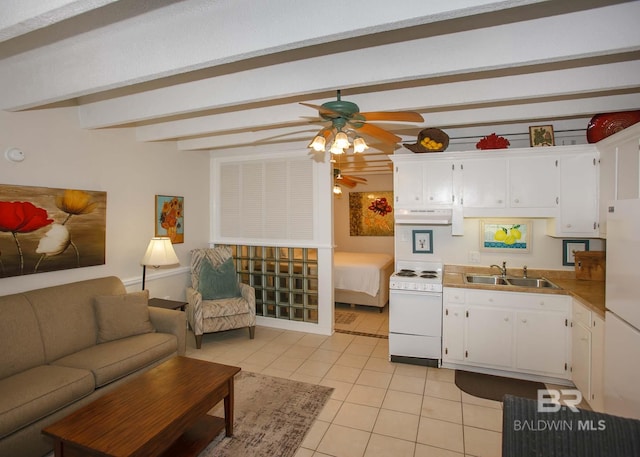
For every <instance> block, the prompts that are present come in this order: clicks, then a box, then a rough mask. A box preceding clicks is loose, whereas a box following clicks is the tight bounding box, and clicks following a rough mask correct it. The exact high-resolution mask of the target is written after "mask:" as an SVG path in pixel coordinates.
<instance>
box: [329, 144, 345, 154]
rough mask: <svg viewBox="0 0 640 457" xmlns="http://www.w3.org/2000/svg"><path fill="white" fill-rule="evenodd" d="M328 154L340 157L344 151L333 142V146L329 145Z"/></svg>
mask: <svg viewBox="0 0 640 457" xmlns="http://www.w3.org/2000/svg"><path fill="white" fill-rule="evenodd" d="M329 152H330V153H331V154H334V155H340V154H344V149H342V148H341V147H340V146H338V145H337V143H336V142H335V141H334V142H333V144H332V145H331V149H329Z"/></svg>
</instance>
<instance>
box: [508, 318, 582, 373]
mask: <svg viewBox="0 0 640 457" xmlns="http://www.w3.org/2000/svg"><path fill="white" fill-rule="evenodd" d="M516 334H517V335H518V337H517V341H516V369H517V370H522V371H531V372H536V373H537V374H546V375H550V376H555V377H561V378H568V373H569V366H568V362H569V360H568V358H567V338H568V327H567V320H566V316H565V314H564V313H560V312H553V313H550V312H536V311H520V312H518V313H517V314H516Z"/></svg>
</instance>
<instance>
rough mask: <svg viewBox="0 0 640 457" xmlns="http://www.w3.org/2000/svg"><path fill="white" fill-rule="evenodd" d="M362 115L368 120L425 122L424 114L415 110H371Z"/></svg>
mask: <svg viewBox="0 0 640 457" xmlns="http://www.w3.org/2000/svg"><path fill="white" fill-rule="evenodd" d="M360 115H361V116H363V117H364V118H365V120H367V121H401V122H424V118H423V117H422V114H420V113H416V112H413V111H370V112H368V113H360Z"/></svg>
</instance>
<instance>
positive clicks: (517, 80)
mask: <svg viewBox="0 0 640 457" xmlns="http://www.w3.org/2000/svg"><path fill="white" fill-rule="evenodd" d="M639 74H640V61H632V62H619V63H614V64H608V65H598V66H589V67H579V68H573V69H568V70H554V71H548V72H539V73H531V74H524V75H516V76H504V77H498V78H491V79H483V80H470V81H461V82H455V83H445V84H435V85H430V86H423V87H416V88H411V89H396V90H389V91H378V92H374V93H371V94H365V95H363V94H358V95H353V96H348V97H345V98H348V99H349V101H352V102H354V103H357V104H358V105H359V106H360V109H361V111H374V110H375V111H378V110H382V111H384V110H387V109H392V108H393V107H397V106H402V107H405V109H412V110H416V111H424V110H427V109H429V110H430V109H437V108H443V107H449V106H465V105H467V106H468V105H470V104H485V103H498V102H506V101H510V100H517V99H535V98H546V97H557V96H564V95H567V94H571V95H575V94H587V93H593V92H605V91H611V90H617V89H627V88H633V87H638V86H640V79H639V78H638V75H639ZM325 101H327V100H326V99H325V100H312V101H310V103H312V104H322V103H324V102H325ZM304 116H311V117H313V116H317V112H315V111H313V110H310V109H309V108H307V107H305V106H302V105H299V104H296V103H290V104H287V105H277V106H271V107H267V108H256V109H250V110H245V111H234V112H230V113H222V114H215V115H206V116H201V117H196V118H190V119H182V120H175V121H168V122H159V123H156V124H150V125H145V126H140V127H137V128H136V138H137V139H138V140H139V141H159V140H167V139H174V138H179V137H186V136H197V135H203V134H210V133H214V132H224V131H232V130H240V129H246V128H247V126H251V128H253V129H258V128H266V127H268V126H277V125H281V124H286V123H292V122H297V123H301V122H305V118H304ZM425 118H426V123H427V124H429V123H430V122H431V121H430V120H429V115H428V114H427V115H425ZM313 128H314V126H313V125H310V126H309V129H310V130H313Z"/></svg>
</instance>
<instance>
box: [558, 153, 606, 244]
mask: <svg viewBox="0 0 640 457" xmlns="http://www.w3.org/2000/svg"><path fill="white" fill-rule="evenodd" d="M597 163H598V162H597V158H596V154H595V153H593V154H580V155H573V156H567V157H562V158H561V159H560V224H559V227H557V233H556V235H559V236H561V235H571V236H579V235H580V236H595V235H597V228H598V227H597V220H598V168H597Z"/></svg>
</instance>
